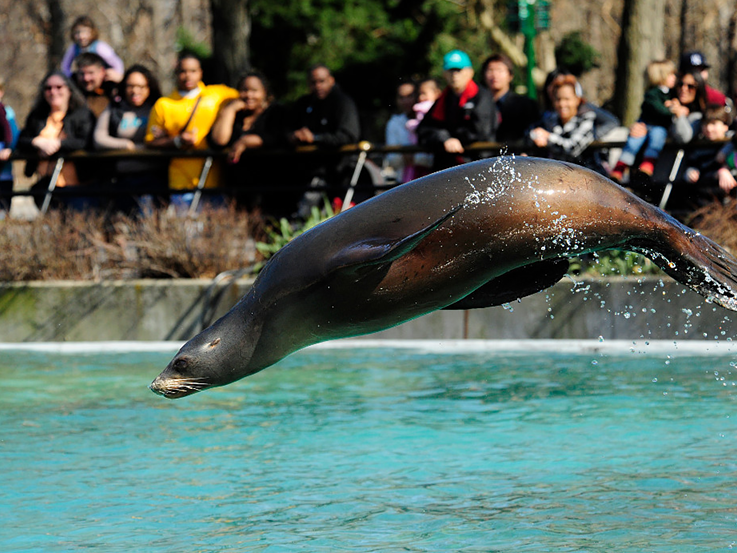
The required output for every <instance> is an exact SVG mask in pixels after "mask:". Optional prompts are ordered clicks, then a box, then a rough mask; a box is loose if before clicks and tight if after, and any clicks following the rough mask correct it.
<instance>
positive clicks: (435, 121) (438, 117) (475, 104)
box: [417, 83, 498, 170]
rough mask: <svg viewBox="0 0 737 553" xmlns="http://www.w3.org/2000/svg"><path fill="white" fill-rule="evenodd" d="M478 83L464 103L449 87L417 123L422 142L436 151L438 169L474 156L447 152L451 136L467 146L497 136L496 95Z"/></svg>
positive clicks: (421, 143)
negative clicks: (447, 142) (444, 145)
mask: <svg viewBox="0 0 737 553" xmlns="http://www.w3.org/2000/svg"><path fill="white" fill-rule="evenodd" d="M469 86H471V85H470V84H469ZM474 86H475V87H476V88H477V89H478V90H477V91H476V92H475V94H470V95H469V97H468V98H467V99H466V100H465V102H463V105H461V96H458V95H457V94H456V93H455V92H453V90H452V89H450V88H449V87H448V88H446V89H445V90H444V91H443V93H442V94H441V95H440V98H438V99H437V100H436V101H435V103H434V104H433V106H432V107H431V108H430V111H428V112H427V114H426V115H425V117H424V118H423V119H422V121H421V122H420V124H419V125H418V127H417V138H418V141H419V143H420V145H422V146H426V147H428V148H430V149H432V150H433V152H434V153H435V163H434V167H433V168H434V169H435V170H438V169H442V168H446V167H452V166H454V165H458V164H459V163H463V162H465V161H469V160H470V156H468V155H465V154H464V155H462V156H458V155H456V154H448V153H446V152H445V150H444V148H443V144H444V143H445V141H446V140H448V139H449V138H457V139H458V140H460V141H461V144H463V146H468V145H469V144H472V143H474V142H493V141H494V140H495V139H496V127H497V120H498V117H497V111H496V104H495V103H494V97H493V96H492V95H491V92H489V90H488V89H486V88H482V87H480V86H478V85H475V83H474ZM467 90H468V89H467Z"/></svg>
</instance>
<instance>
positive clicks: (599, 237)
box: [151, 157, 737, 398]
mask: <svg viewBox="0 0 737 553" xmlns="http://www.w3.org/2000/svg"><path fill="white" fill-rule="evenodd" d="M610 248H617V249H626V250H632V251H636V252H641V253H643V254H645V255H646V256H648V257H650V258H651V259H652V260H653V261H654V262H655V263H656V264H657V265H658V266H660V267H661V268H662V269H663V270H664V271H665V272H666V273H667V274H669V275H670V276H672V277H673V278H674V279H676V280H678V281H679V282H682V283H683V284H686V285H688V286H689V287H691V288H693V289H694V290H695V291H697V292H698V293H699V294H701V295H703V296H705V297H707V298H709V299H710V300H711V301H714V302H715V303H717V304H719V305H722V306H723V307H726V308H727V309H731V310H737V293H735V291H736V290H737V281H735V275H737V260H735V259H734V258H733V257H732V256H731V255H730V254H728V253H727V252H726V251H724V250H723V249H722V248H721V247H720V246H718V245H717V244H715V243H714V242H712V241H711V240H709V239H708V238H706V237H704V236H702V235H701V234H699V233H697V232H695V231H693V230H691V229H689V228H688V227H685V226H684V225H682V224H680V223H679V222H678V221H676V220H675V219H673V218H672V217H671V216H669V215H667V214H666V213H664V212H663V211H661V210H659V209H658V208H656V207H654V206H652V205H650V204H647V203H645V202H643V201H642V200H640V199H639V198H637V197H636V196H634V195H633V194H631V193H630V192H628V191H627V190H625V189H623V188H621V187H619V186H618V185H616V184H614V183H613V182H612V181H610V180H608V179H606V178H604V177H602V176H601V175H599V174H597V173H594V172H592V171H589V170H587V169H584V168H582V167H579V166H576V165H571V164H569V163H563V162H559V161H552V160H546V159H535V158H529V157H500V158H492V159H487V160H483V161H478V162H475V163H469V164H465V165H461V166H459V167H454V168H451V169H447V170H445V171H441V172H438V173H434V174H432V175H429V176H427V177H424V178H421V179H418V180H416V181H413V182H409V183H407V184H404V185H402V186H398V187H396V188H394V189H392V190H390V191H388V192H385V193H383V194H381V195H379V196H376V197H374V198H372V199H371V200H368V201H366V202H364V203H362V204H359V205H357V206H356V207H353V208H351V209H349V210H347V211H345V212H344V213H341V214H340V215H337V216H335V217H333V218H331V219H329V220H327V221H325V222H324V223H322V224H320V225H318V226H316V227H314V228H313V229H311V230H309V231H308V232H305V233H304V234H302V235H301V236H299V237H298V238H296V239H294V240H293V241H292V242H290V243H289V244H288V245H287V246H285V247H284V248H282V250H281V251H279V252H278V253H277V254H276V255H275V256H274V257H273V258H271V259H270V260H269V262H268V263H267V264H266V266H265V267H264V268H263V270H262V271H261V273H260V274H259V276H258V278H257V279H256V281H255V283H254V285H253V287H252V288H251V290H250V291H249V292H248V293H247V294H246V295H245V296H244V297H243V298H242V299H241V300H240V302H239V303H238V304H237V305H236V306H235V307H233V309H232V310H231V311H230V312H228V313H227V314H226V315H225V316H223V317H222V318H221V319H220V320H218V321H217V322H216V323H215V324H213V325H212V326H211V327H209V328H207V329H205V330H204V331H202V332H201V333H200V334H198V335H197V336H195V337H194V338H192V339H191V340H190V341H189V342H187V343H186V344H185V345H184V346H183V347H182V348H181V350H180V351H179V353H177V355H176V356H175V357H174V359H173V360H172V361H171V362H170V363H169V365H168V366H167V367H166V369H165V370H164V371H163V372H162V373H161V374H160V375H159V376H158V377H157V378H156V379H155V380H154V381H153V383H152V384H151V389H152V390H153V391H154V392H156V393H158V394H161V395H163V396H166V397H169V398H177V397H182V396H186V395H189V394H191V393H194V392H197V391H200V390H204V389H206V388H210V387H213V386H222V385H225V384H228V383H230V382H234V381H236V380H238V379H240V378H243V377H245V376H248V375H251V374H253V373H256V372H258V371H260V370H262V369H265V368H266V367H268V366H270V365H272V364H274V363H276V362H277V361H279V360H280V359H282V358H283V357H285V356H287V355H289V354H290V353H292V352H294V351H297V350H299V349H301V348H303V347H305V346H308V345H310V344H315V343H317V342H322V341H326V340H333V339H336V338H345V337H350V336H357V335H360V334H367V333H370V332H376V331H379V330H383V329H386V328H389V327H392V326H394V325H398V324H400V323H403V322H405V321H408V320H410V319H414V318H415V317H419V316H421V315H424V314H426V313H429V312H431V311H435V310H437V309H443V308H451V309H452V308H458V309H465V308H470V307H486V306H490V305H498V304H501V303H504V302H506V301H510V300H513V299H515V298H519V297H523V296H526V295H529V294H531V293H534V292H537V291H539V290H542V289H544V288H546V287H548V286H551V285H552V284H554V283H555V282H557V281H558V280H559V279H560V278H561V277H562V276H563V275H564V274H565V272H566V269H567V267H568V261H567V257H568V256H571V255H580V254H583V253H586V252H593V251H598V250H605V249H610Z"/></svg>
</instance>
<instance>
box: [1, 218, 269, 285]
mask: <svg viewBox="0 0 737 553" xmlns="http://www.w3.org/2000/svg"><path fill="white" fill-rule="evenodd" d="M0 228H2V232H0V281H5V282H8V281H28V280H56V279H61V280H116V279H133V278H212V277H214V276H216V275H217V274H218V273H220V272H222V271H225V270H231V269H239V268H242V267H245V266H247V265H250V264H252V263H254V262H255V261H257V260H258V254H257V252H256V249H255V241H258V240H260V239H261V238H262V235H263V223H262V222H261V218H260V216H258V214H255V215H251V214H248V213H246V212H244V211H239V210H237V209H236V208H235V207H233V206H231V207H228V208H222V209H205V210H203V212H202V213H201V214H199V215H197V216H196V217H193V218H189V217H176V216H173V215H171V214H167V212H166V211H164V210H161V211H156V212H154V213H153V214H152V215H150V216H147V217H142V218H140V219H136V218H131V217H126V216H123V215H120V214H115V215H109V214H104V213H99V212H86V213H78V212H71V211H52V212H49V213H48V214H47V215H46V216H45V217H39V218H38V219H36V220H34V221H19V220H13V219H9V220H5V221H3V222H2V223H0Z"/></svg>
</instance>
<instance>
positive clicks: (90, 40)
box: [61, 15, 125, 82]
mask: <svg viewBox="0 0 737 553" xmlns="http://www.w3.org/2000/svg"><path fill="white" fill-rule="evenodd" d="M98 36H99V33H98V32H97V28H96V27H95V24H94V23H93V22H92V20H91V19H90V18H89V17H87V16H86V15H83V16H80V17H78V18H77V19H75V20H74V23H73V24H72V32H71V38H72V44H71V45H70V46H69V48H67V51H66V53H65V54H64V58H63V59H62V60H61V69H62V71H64V74H65V75H66V76H67V77H71V76H72V64H73V63H74V60H75V58H76V57H77V56H78V55H79V54H81V53H83V52H93V53H95V54H97V55H98V56H100V57H101V58H102V59H103V60H104V61H105V64H106V65H107V69H106V72H105V73H106V77H105V80H108V81H114V82H120V80H121V79H122V78H123V72H124V71H125V69H124V65H123V61H122V60H121V59H120V58H119V57H118V55H117V54H116V53H115V51H114V50H113V48H112V47H111V46H110V45H109V44H108V43H107V42H103V41H102V40H100V39H99V38H98Z"/></svg>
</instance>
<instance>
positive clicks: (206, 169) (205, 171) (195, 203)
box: [187, 156, 212, 217]
mask: <svg viewBox="0 0 737 553" xmlns="http://www.w3.org/2000/svg"><path fill="white" fill-rule="evenodd" d="M210 167H212V156H207V158H206V159H205V163H204V164H203V165H202V171H200V180H199V181H198V182H197V189H196V191H195V193H194V198H192V203H191V204H190V206H189V211H188V213H187V214H188V215H189V216H190V217H191V216H193V215H194V214H195V213H197V208H198V207H199V205H200V199H201V198H202V189H203V188H205V183H206V182H207V175H209V174H210Z"/></svg>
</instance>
